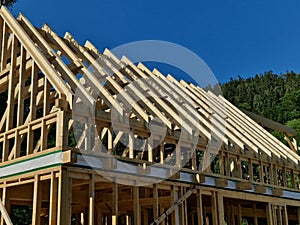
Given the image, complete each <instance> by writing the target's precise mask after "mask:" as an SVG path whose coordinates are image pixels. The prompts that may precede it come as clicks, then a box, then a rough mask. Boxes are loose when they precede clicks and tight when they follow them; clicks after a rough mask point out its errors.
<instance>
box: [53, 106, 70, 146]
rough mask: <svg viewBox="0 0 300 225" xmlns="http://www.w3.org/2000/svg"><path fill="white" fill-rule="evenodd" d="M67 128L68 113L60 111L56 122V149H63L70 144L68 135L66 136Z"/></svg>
mask: <svg viewBox="0 0 300 225" xmlns="http://www.w3.org/2000/svg"><path fill="white" fill-rule="evenodd" d="M66 128H67V118H66V112H65V111H63V110H60V111H59V113H58V116H57V122H56V147H61V148H63V147H64V146H66V145H67V143H68V135H65V133H66Z"/></svg>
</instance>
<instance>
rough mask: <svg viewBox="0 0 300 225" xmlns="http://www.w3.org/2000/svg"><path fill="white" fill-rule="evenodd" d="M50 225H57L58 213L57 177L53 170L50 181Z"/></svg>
mask: <svg viewBox="0 0 300 225" xmlns="http://www.w3.org/2000/svg"><path fill="white" fill-rule="evenodd" d="M49 202H50V203H49V225H56V215H57V178H56V176H55V173H54V172H51V181H50V201H49Z"/></svg>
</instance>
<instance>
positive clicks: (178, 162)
mask: <svg viewBox="0 0 300 225" xmlns="http://www.w3.org/2000/svg"><path fill="white" fill-rule="evenodd" d="M175 151H176V166H178V167H181V143H180V141H179V142H178V143H177V144H176V149H175Z"/></svg>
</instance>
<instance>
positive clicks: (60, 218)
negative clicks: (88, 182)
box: [57, 170, 72, 225]
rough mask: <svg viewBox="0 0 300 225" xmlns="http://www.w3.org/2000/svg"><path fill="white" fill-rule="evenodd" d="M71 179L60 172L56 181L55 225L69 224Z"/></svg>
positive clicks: (64, 172)
mask: <svg viewBox="0 0 300 225" xmlns="http://www.w3.org/2000/svg"><path fill="white" fill-rule="evenodd" d="M71 203H72V178H70V177H69V175H68V172H67V171H66V170H61V172H60V176H59V180H58V212H57V225H65V224H71V210H72V208H71Z"/></svg>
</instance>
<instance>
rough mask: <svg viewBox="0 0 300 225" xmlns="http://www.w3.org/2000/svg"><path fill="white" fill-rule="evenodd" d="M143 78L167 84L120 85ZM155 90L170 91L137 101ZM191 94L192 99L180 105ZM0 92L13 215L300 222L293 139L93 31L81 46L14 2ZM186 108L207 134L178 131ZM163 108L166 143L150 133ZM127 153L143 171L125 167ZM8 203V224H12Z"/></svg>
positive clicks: (3, 170)
mask: <svg viewBox="0 0 300 225" xmlns="http://www.w3.org/2000/svg"><path fill="white" fill-rule="evenodd" d="M91 65H92V67H93V68H94V69H97V70H98V73H93V72H92V71H91V70H90V66H91ZM123 65H127V66H126V67H123ZM140 78H142V79H150V78H155V79H153V82H157V81H159V82H157V83H155V85H156V86H158V87H159V88H158V89H153V86H146V85H145V83H138V85H137V86H129V85H128V86H127V91H126V92H122V90H123V88H124V87H126V85H127V84H128V83H129V82H132V81H136V80H138V79H140ZM103 80H104V81H105V82H104V83H103V82H102V81H103ZM170 84H171V85H170ZM146 92H147V93H149V92H160V93H159V94H160V95H161V96H163V93H171V95H172V96H171V97H170V99H171V100H170V99H168V101H167V100H166V99H165V98H150V97H147V96H145V98H141V99H140V100H139V101H138V103H137V104H133V103H135V102H136V98H135V96H136V95H144V94H145V93H146ZM120 94H121V95H122V98H120V99H118V98H116V96H117V95H120ZM184 96H189V99H190V100H188V102H186V103H185V104H182V102H180V100H178V99H180V98H184ZM78 99H79V100H78ZM0 100H1V104H2V105H1V109H0V119H1V120H0V150H1V156H0V160H1V161H0V162H1V163H0V197H1V199H2V203H3V205H4V206H5V208H6V210H7V212H8V214H9V212H10V211H11V208H12V207H14V206H15V205H30V206H32V224H33V225H37V224H49V225H54V224H61V225H66V224H89V225H93V224H100V225H106V224H119V225H122V224H126V225H128V224H136V225H138V224H151V223H152V224H155V223H156V224H165V225H167V224H182V225H184V224H185V225H187V224H195V225H196V224H197V225H208V224H213V225H217V224H220V225H224V224H230V225H235V224H242V222H243V221H248V224H255V225H258V224H261V225H262V224H268V225H272V224H276V225H287V224H299V223H300V201H299V199H300V191H299V176H300V167H299V159H300V158H299V156H298V155H297V154H296V149H297V146H296V143H295V141H294V140H290V139H288V143H289V145H290V148H288V147H286V146H285V145H283V144H282V143H281V142H280V141H278V140H277V139H275V138H274V137H273V136H272V135H270V134H269V133H268V132H267V131H265V130H264V129H263V128H262V127H260V126H259V125H258V124H256V123H255V122H254V121H253V120H252V119H250V118H249V117H248V116H246V115H245V114H244V113H243V112H241V111H239V110H238V109H237V108H236V107H234V106H233V105H232V104H230V103H229V102H228V101H227V100H226V99H224V98H223V97H222V96H216V95H214V94H213V93H211V92H206V91H204V90H203V89H201V88H200V87H196V86H194V85H193V84H188V83H186V82H185V81H180V82H179V81H177V80H175V79H174V78H173V77H172V76H171V75H168V76H164V75H163V74H161V73H160V72H159V71H158V70H156V69H155V70H153V71H150V70H149V69H147V68H146V67H145V66H144V65H143V64H141V63H139V64H138V65H135V64H133V63H131V62H130V61H129V59H127V58H126V57H122V58H121V59H118V58H117V57H116V56H114V55H113V54H112V53H111V52H110V51H109V50H108V49H106V50H105V51H104V53H100V52H99V51H98V50H97V49H96V48H95V47H94V46H93V45H92V44H91V43H90V42H88V41H87V42H86V44H85V45H84V46H81V45H80V44H78V43H77V42H76V41H75V39H74V38H73V37H72V36H71V34H69V33H66V35H65V37H63V38H62V37H59V36H58V35H57V34H56V33H55V32H54V31H52V30H51V28H50V27H49V26H47V25H44V26H43V27H42V28H36V27H34V26H33V25H32V24H31V23H30V22H29V21H28V20H27V19H26V18H25V17H24V16H23V15H20V16H19V17H18V18H17V19H15V18H14V17H13V16H12V15H11V14H10V12H9V11H8V10H7V9H6V8H4V7H2V8H1V10H0ZM77 100H78V101H79V103H78V104H77V114H76V118H77V119H78V121H74V115H72V112H73V111H74V107H75V105H74V102H75V101H77ZM4 102H6V103H7V104H6V105H5V104H4ZM83 102H85V103H91V104H92V103H93V102H96V109H97V110H96V114H95V115H94V116H95V119H94V121H92V120H91V118H90V115H89V114H86V113H85V112H84V111H82V112H81V111H80V110H79V111H78V108H79V109H80V108H83V109H84V107H85V105H84V104H81V103H83ZM170 103H171V104H170ZM124 105H130V106H131V107H132V109H130V111H127V114H128V115H129V121H130V126H131V130H130V131H128V129H127V130H126V129H125V128H124V129H123V127H122V123H120V124H118V125H117V128H118V130H116V129H115V130H113V126H112V124H111V117H110V115H111V108H112V106H114V107H116V106H118V107H116V109H117V110H119V109H122V107H124ZM123 109H124V108H123ZM178 112H179V113H180V114H182V115H183V116H184V118H183V119H184V120H185V121H188V123H186V124H185V125H182V126H184V129H186V130H193V131H194V130H197V129H198V130H199V132H200V134H199V140H198V141H197V143H193V141H192V140H188V139H184V140H181V139H180V132H181V131H182V130H183V128H182V127H181V123H180V118H179V116H178ZM185 112H188V113H189V112H196V114H195V115H193V117H189V116H186V114H188V113H185ZM153 117H158V118H159V119H160V120H161V121H162V123H163V124H164V126H165V127H166V129H167V134H166V136H165V137H164V140H163V141H162V142H161V144H159V145H158V146H154V143H155V142H156V141H157V140H158V139H159V138H160V137H158V136H153V137H151V138H149V137H150V131H149V126H148V124H149V122H150V121H151V119H152V118H153ZM211 117H214V120H213V121H214V123H212V122H211ZM195 121H196V123H195ZM222 121H225V122H226V123H224V124H223V123H222ZM189 124H192V125H189ZM76 126H77V127H76ZM220 126H224V127H225V129H224V131H223V132H224V135H222V134H220V133H221V131H220V130H218V127H220ZM199 127H200V128H199ZM79 128H80V129H81V131H82V134H81V136H80V137H79V138H78V139H77V140H78V141H77V144H74V143H73V140H74V137H73V136H74V134H75V133H76V129H79ZM114 128H116V126H115V127H114ZM181 129H182V130H181ZM95 131H97V132H95ZM95 133H98V134H99V135H95ZM136 137H138V138H139V139H142V140H145V139H146V140H147V141H146V142H145V143H146V145H145V146H143V148H144V149H146V151H145V152H146V153H145V154H141V153H140V152H138V151H135V147H134V146H135V145H138V143H137V141H136ZM94 139H96V140H97V141H101V142H102V143H103V145H102V146H101V145H100V146H97V144H95V143H97V142H95V141H93V140H94ZM121 139H122V140H123V141H124V140H125V141H126V142H127V143H128V147H124V146H123V145H122V144H121ZM213 141H216V142H219V143H221V144H220V146H219V147H217V148H216V147H213V146H215V145H214V144H210V143H211V142H213ZM122 146H123V147H122ZM106 149H107V150H106ZM143 153H144V151H143ZM112 156H114V157H112ZM185 157H186V158H188V159H189V160H187V161H186V162H185V163H182V159H183V158H185ZM210 158H214V160H213V161H212V162H211V163H210V166H208V167H203V165H204V164H205V163H207V160H208V161H209V162H210ZM122 162H125V163H127V164H130V165H133V169H131V170H128V171H127V170H124V168H123V167H122ZM93 163H94V164H93ZM202 168H204V170H202ZM161 174H167V179H164V176H160V175H161ZM158 181H159V182H158ZM0 206H2V205H0ZM0 209H1V212H2V216H1V222H0V223H1V225H2V224H9V219H7V217H6V214H5V210H3V209H2V208H1V207H0Z"/></svg>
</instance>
